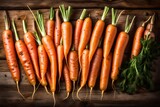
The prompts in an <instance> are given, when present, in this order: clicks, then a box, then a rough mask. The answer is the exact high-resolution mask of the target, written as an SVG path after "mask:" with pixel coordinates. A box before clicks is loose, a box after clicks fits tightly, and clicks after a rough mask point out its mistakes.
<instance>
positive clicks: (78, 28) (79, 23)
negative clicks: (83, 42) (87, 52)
mask: <svg viewBox="0 0 160 107" xmlns="http://www.w3.org/2000/svg"><path fill="white" fill-rule="evenodd" d="M85 15H86V9H83V11H82V13H81V16H80V18H79V19H78V20H77V21H76V26H75V31H74V41H73V44H74V49H75V50H76V51H78V45H79V41H80V36H81V30H82V26H83V21H84V17H85Z"/></svg>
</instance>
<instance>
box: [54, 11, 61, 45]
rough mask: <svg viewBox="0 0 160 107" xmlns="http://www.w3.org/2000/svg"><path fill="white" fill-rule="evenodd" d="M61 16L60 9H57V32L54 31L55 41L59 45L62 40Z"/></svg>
mask: <svg viewBox="0 0 160 107" xmlns="http://www.w3.org/2000/svg"><path fill="white" fill-rule="evenodd" d="M61 23H62V22H61V18H60V17H59V10H56V22H55V32H54V43H55V46H56V47H58V45H60V41H61V35H62V34H61Z"/></svg>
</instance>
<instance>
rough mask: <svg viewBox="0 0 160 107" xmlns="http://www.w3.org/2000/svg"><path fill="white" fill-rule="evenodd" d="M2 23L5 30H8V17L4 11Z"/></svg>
mask: <svg viewBox="0 0 160 107" xmlns="http://www.w3.org/2000/svg"><path fill="white" fill-rule="evenodd" d="M4 23H5V29H6V30H9V29H10V26H9V21H8V16H7V12H6V11H4Z"/></svg>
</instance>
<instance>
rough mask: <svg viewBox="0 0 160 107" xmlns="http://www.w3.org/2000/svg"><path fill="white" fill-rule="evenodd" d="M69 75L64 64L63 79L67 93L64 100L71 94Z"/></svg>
mask: <svg viewBox="0 0 160 107" xmlns="http://www.w3.org/2000/svg"><path fill="white" fill-rule="evenodd" d="M69 73H70V71H69V69H68V67H67V65H66V64H65V65H64V68H63V75H64V79H65V84H66V92H67V96H66V97H65V99H67V98H68V97H69V93H70V92H71V87H72V85H71V79H70V77H69ZM65 99H64V100H65Z"/></svg>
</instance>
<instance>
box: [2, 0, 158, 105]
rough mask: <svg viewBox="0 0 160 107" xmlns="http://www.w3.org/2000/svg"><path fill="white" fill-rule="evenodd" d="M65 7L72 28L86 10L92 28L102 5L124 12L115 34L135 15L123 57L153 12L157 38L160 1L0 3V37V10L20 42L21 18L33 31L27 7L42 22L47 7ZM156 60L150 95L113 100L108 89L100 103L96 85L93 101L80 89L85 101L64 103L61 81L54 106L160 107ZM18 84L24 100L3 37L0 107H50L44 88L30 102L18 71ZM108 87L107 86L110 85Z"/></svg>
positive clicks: (6, 0)
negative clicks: (69, 10) (68, 8)
mask: <svg viewBox="0 0 160 107" xmlns="http://www.w3.org/2000/svg"><path fill="white" fill-rule="evenodd" d="M61 4H65V5H70V6H72V7H73V14H72V16H71V21H72V23H73V25H74V23H75V20H76V19H77V18H78V17H79V15H80V13H81V10H82V9H83V8H87V11H88V14H90V16H91V18H92V19H93V26H94V24H95V21H96V20H97V19H99V18H100V17H101V14H102V12H103V8H104V6H109V7H114V8H116V9H118V12H119V11H121V10H123V9H124V10H125V12H124V13H123V14H122V16H121V17H120V21H119V22H118V32H120V31H122V30H123V29H124V23H125V18H126V15H130V16H131V17H133V16H136V19H135V21H134V25H133V27H132V29H131V31H130V33H129V35H130V41H129V44H128V46H127V49H126V51H125V57H126V58H127V57H128V56H129V54H130V51H131V44H132V40H133V36H134V33H135V30H136V28H137V27H138V26H139V25H140V24H142V22H143V21H145V20H146V19H147V18H148V17H149V16H150V15H153V13H156V20H155V26H154V33H155V35H156V36H158V38H159V35H160V1H159V0H138V2H137V1H135V0H112V1H107V0H106V1H105V0H14V1H13V0H0V35H1V34H2V32H3V30H4V20H3V11H4V10H7V11H8V13H9V17H10V19H11V20H12V19H14V20H15V22H16V26H17V30H18V33H19V36H20V38H21V39H23V34H24V33H23V29H22V19H23V18H24V16H26V18H27V27H28V30H29V31H34V28H33V17H32V15H31V13H30V12H29V11H28V8H27V7H26V5H29V6H30V7H31V9H33V10H34V11H35V10H37V9H40V11H41V12H42V13H43V14H44V17H45V20H47V19H48V14H49V8H50V6H53V7H54V8H55V9H57V8H58V6H59V5H61ZM105 21H106V25H108V24H109V23H111V13H110V12H109V13H108V15H107V17H106V20H105ZM159 63H160V62H159V58H157V59H156V60H155V61H154V63H153V65H154V69H153V80H154V85H155V90H154V91H153V92H143V93H139V94H135V95H128V94H124V93H116V96H115V98H114V97H113V91H112V90H111V88H110V86H109V89H107V91H106V92H105V94H104V100H103V101H100V91H99V89H98V87H99V86H98V85H97V86H96V87H95V89H94V91H93V95H92V101H88V100H87V99H86V100H85V98H84V96H85V94H86V92H88V89H87V91H85V90H82V91H81V93H80V96H81V97H82V98H83V99H84V100H85V101H78V100H77V99H75V101H73V100H72V99H71V97H70V98H69V99H68V100H66V101H63V100H62V99H63V98H64V96H65V87H64V86H65V85H64V83H63V82H62V87H61V91H60V92H57V93H56V99H57V104H56V106H68V107H74V106H78V107H94V106H101V107H105V106H152V105H157V106H158V105H160V102H159V98H160V97H159V96H160V67H159ZM21 71H22V75H21V83H20V89H21V92H22V93H23V94H24V96H25V97H27V99H26V100H25V101H24V100H22V98H21V97H20V96H19V94H18V93H17V90H16V86H15V83H14V81H13V80H12V78H11V75H10V72H9V70H8V67H7V63H6V59H5V54H4V50H3V45H2V38H1V37H0V107H6V106H8V107H10V106H16V107H20V106H23V107H28V106H30V107H47V106H48V107H52V105H53V100H52V96H50V95H47V94H46V92H45V91H44V88H43V87H41V86H40V87H39V89H38V90H37V92H36V94H35V98H34V100H31V94H32V90H33V87H32V86H31V85H29V83H28V80H27V78H26V76H25V74H24V72H23V69H22V68H21ZM109 85H110V84H109Z"/></svg>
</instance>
